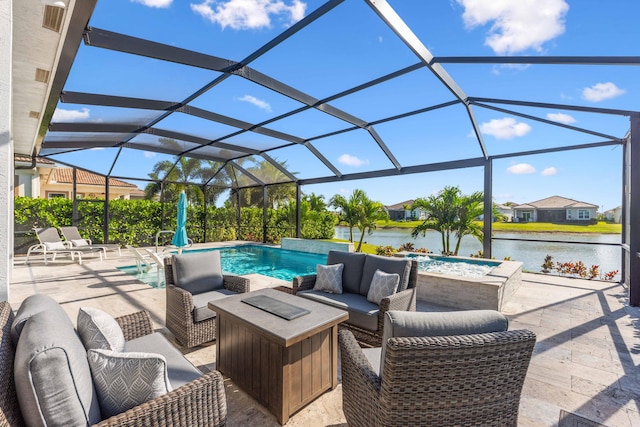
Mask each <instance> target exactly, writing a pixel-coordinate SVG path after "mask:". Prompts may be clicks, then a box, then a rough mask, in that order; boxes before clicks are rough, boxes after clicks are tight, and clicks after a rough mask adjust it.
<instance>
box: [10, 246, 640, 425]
mask: <svg viewBox="0 0 640 427" xmlns="http://www.w3.org/2000/svg"><path fill="white" fill-rule="evenodd" d="M131 264H134V260H133V257H131V256H129V254H127V251H123V255H122V257H119V258H118V257H117V256H115V255H111V254H110V256H109V259H107V260H105V261H102V262H101V261H99V260H95V259H91V258H86V259H83V265H81V266H80V265H78V264H76V263H71V262H70V261H68V260H64V259H61V260H59V261H56V262H55V263H51V264H50V265H48V266H44V265H43V264H42V263H41V262H34V263H33V264H32V265H31V266H26V265H24V263H23V260H22V259H20V258H18V259H16V262H15V267H14V270H13V276H12V280H11V286H10V302H11V305H12V307H13V308H14V309H17V308H18V307H19V305H20V303H21V302H22V300H23V299H24V298H26V297H27V296H28V295H31V294H32V293H34V292H43V293H47V294H49V295H51V296H52V297H53V298H55V299H56V300H57V301H59V302H60V303H61V304H62V306H63V307H64V309H65V310H66V312H67V313H68V314H69V315H70V317H71V318H72V320H74V322H75V317H76V315H77V312H78V309H79V308H80V307H83V306H92V307H98V308H101V309H103V310H105V311H107V312H109V313H111V314H113V315H115V316H118V315H121V314H126V313H130V312H132V311H135V310H141V309H146V310H149V312H150V313H151V315H152V319H153V321H154V324H155V326H156V328H158V329H159V330H160V331H161V332H163V333H165V335H166V336H167V337H168V338H170V339H171V340H172V341H173V338H172V336H171V334H170V333H169V332H168V331H167V330H166V329H165V328H164V316H165V294H164V290H162V289H152V288H150V287H149V286H147V285H145V284H143V283H141V282H138V281H136V280H135V279H133V278H132V277H131V276H128V275H126V274H124V273H122V272H120V271H119V270H117V269H116V268H115V267H117V266H122V265H131ZM523 279H524V281H523V284H522V286H521V287H520V289H519V290H518V291H517V293H516V294H515V296H514V298H513V299H512V301H510V302H509V303H507V304H506V305H505V307H504V309H503V312H504V313H505V314H506V315H507V316H508V317H509V320H510V328H511V329H517V328H527V329H530V330H532V331H534V332H535V333H536V334H537V336H538V341H537V343H536V347H535V350H534V355H533V358H532V361H531V365H530V367H529V372H528V374H527V379H526V381H525V385H524V390H523V395H522V400H521V405H520V418H519V423H518V424H519V426H525V427H529V426H545V427H546V426H552V425H557V422H558V418H559V414H560V410H565V411H569V412H573V413H576V414H578V415H580V416H583V417H586V418H589V419H591V420H593V421H596V422H599V423H602V424H604V425H607V426H610V427H618V426H620V427H623V426H638V427H640V414H639V412H640V370H639V369H638V364H639V363H640V328H639V326H640V309H638V308H637V307H628V306H626V302H627V299H626V290H625V289H624V287H622V286H621V285H618V284H612V283H605V282H593V281H587V280H575V279H567V278H561V277H552V276H545V275H537V274H526V273H525V274H523ZM251 280H252V287H253V288H254V289H255V288H258V287H273V286H278V285H282V284H283V282H282V281H278V280H276V279H270V278H265V277H264V276H258V275H254V276H252V277H251ZM418 308H419V309H423V310H426V309H436V308H437V307H430V306H429V305H428V304H418ZM437 309H441V308H437ZM178 348H180V349H181V351H183V352H184V353H185V355H186V357H187V358H188V359H189V360H191V362H192V363H193V364H194V365H196V366H198V367H199V368H200V369H201V370H205V371H206V370H210V369H215V343H212V344H205V345H202V346H199V347H196V348H195V349H184V348H181V347H179V346H178ZM226 391H227V400H228V407H229V422H228V425H229V426H245V425H261V426H264V427H266V426H277V425H278V424H277V422H276V421H275V418H274V417H273V415H271V414H270V413H269V412H268V411H267V410H266V409H265V408H263V407H261V406H260V405H259V404H257V403H256V402H255V401H254V400H253V399H251V397H249V396H247V395H246V394H245V393H244V392H242V390H240V389H238V388H237V387H236V386H235V385H234V384H233V383H232V382H231V381H230V380H227V381H226ZM287 425H288V426H333V427H336V426H343V425H346V424H345V419H344V415H343V413H342V389H341V387H340V386H338V387H337V388H336V389H335V390H333V391H331V392H328V393H325V394H324V395H322V396H321V397H320V398H319V399H317V400H316V401H314V402H313V403H311V404H310V405H308V406H307V407H305V408H303V409H302V410H301V411H300V412H298V413H297V414H295V415H294V416H293V417H292V418H291V419H290V421H289V422H288V423H287Z"/></svg>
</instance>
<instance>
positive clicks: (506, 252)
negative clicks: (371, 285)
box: [335, 227, 622, 279]
mask: <svg viewBox="0 0 640 427" xmlns="http://www.w3.org/2000/svg"><path fill="white" fill-rule="evenodd" d="M353 233H354V236H353V239H354V242H355V245H356V246H357V244H358V240H359V239H360V233H359V232H358V231H357V230H355V229H354V230H353ZM335 237H336V238H337V239H344V240H348V239H349V229H348V228H347V227H336V233H335ZM494 237H503V238H513V239H535V240H543V239H549V240H561V241H572V242H574V241H579V242H592V243H593V242H597V243H620V241H621V236H620V235H619V234H573V233H498V232H494ZM364 241H365V242H367V243H370V244H373V245H379V246H386V245H389V246H393V247H394V248H396V249H397V248H398V247H399V246H400V245H401V244H403V243H413V245H414V247H415V248H416V249H417V248H427V249H428V250H430V251H431V252H433V253H436V254H439V253H440V251H441V250H442V240H441V237H440V233H438V232H436V231H430V232H427V235H426V236H425V237H422V236H418V237H416V238H415V239H414V238H413V237H411V230H402V229H394V230H382V229H377V230H375V231H374V232H373V234H371V235H367V236H365V238H364ZM451 244H452V245H454V244H455V242H454V240H453V239H452V240H451ZM480 250H482V244H481V243H480V242H479V241H478V240H477V239H475V238H474V237H470V236H465V237H464V238H463V239H462V243H461V244H460V251H459V252H458V255H460V256H469V255H471V254H476V253H478V251H480ZM492 252H493V253H492V255H493V258H495V259H504V258H505V257H511V259H512V260H513V261H521V262H522V263H523V269H525V270H527V271H532V272H540V271H541V269H542V268H541V266H542V263H543V262H544V258H545V256H546V255H547V254H548V255H551V256H552V257H553V261H554V262H576V261H582V262H584V264H585V265H586V266H587V268H589V267H590V266H592V265H599V266H600V273H601V274H604V273H606V272H609V271H613V270H620V269H621V268H620V267H621V259H622V249H621V248H620V247H619V246H604V245H589V244H587V245H583V244H568V243H553V242H518V241H508V240H494V241H493V245H492ZM619 277H620V275H619V274H618V276H617V278H618V279H619Z"/></svg>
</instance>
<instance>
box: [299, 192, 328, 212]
mask: <svg viewBox="0 0 640 427" xmlns="http://www.w3.org/2000/svg"><path fill="white" fill-rule="evenodd" d="M304 200H305V201H306V202H307V203H309V208H310V209H311V210H312V211H316V212H324V211H326V210H327V203H326V202H325V201H324V196H323V195H316V193H311V194H309V195H306V196H304Z"/></svg>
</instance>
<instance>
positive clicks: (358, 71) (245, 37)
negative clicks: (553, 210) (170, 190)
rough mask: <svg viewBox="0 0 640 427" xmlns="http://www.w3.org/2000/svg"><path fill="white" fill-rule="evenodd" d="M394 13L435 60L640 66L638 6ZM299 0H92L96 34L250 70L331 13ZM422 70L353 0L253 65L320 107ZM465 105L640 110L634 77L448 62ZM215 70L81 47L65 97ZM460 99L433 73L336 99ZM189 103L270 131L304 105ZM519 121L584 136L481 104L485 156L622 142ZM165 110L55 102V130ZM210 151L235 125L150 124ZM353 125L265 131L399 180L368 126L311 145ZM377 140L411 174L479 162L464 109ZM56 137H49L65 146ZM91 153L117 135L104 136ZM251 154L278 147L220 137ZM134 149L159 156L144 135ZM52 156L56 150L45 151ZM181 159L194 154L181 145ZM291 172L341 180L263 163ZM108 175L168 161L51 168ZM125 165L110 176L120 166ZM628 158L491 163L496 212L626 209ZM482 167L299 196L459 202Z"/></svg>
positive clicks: (619, 122)
mask: <svg viewBox="0 0 640 427" xmlns="http://www.w3.org/2000/svg"><path fill="white" fill-rule="evenodd" d="M389 4H390V5H391V7H393V8H394V9H395V10H396V12H397V13H398V15H399V16H400V17H401V18H402V19H403V20H404V22H406V24H407V25H408V26H409V27H410V28H411V29H412V30H413V32H414V33H415V35H416V37H418V39H419V40H420V41H421V42H422V43H423V44H424V46H425V47H426V48H427V49H428V50H429V51H430V52H431V53H432V54H433V55H434V56H445V57H446V56H541V55H550V56H616V55H620V56H639V55H640V43H638V40H640V28H639V27H638V26H637V23H636V22H635V20H636V19H637V16H639V12H640V3H639V2H637V1H636V0H615V1H612V2H602V1H596V0H573V1H571V0H520V1H510V0H492V1H480V0H439V1H429V2H425V1H421V0H396V1H390V2H389ZM322 5H323V2H320V1H306V2H305V1H300V0H228V1H213V0H196V1H193V2H190V1H178V0H109V1H106V0H98V3H97V6H96V10H95V11H94V14H93V16H92V18H91V20H90V23H89V25H90V26H91V27H94V28H100V29H105V30H109V31H113V32H118V33H123V34H126V35H130V36H133V37H139V38H143V39H150V40H154V41H157V42H160V43H164V44H168V45H171V46H175V47H180V48H184V49H189V50H194V51H197V52H202V53H205V54H208V55H213V56H217V57H220V58H225V59H229V60H233V61H240V60H242V59H244V58H246V57H247V56H249V55H250V54H251V53H252V52H254V51H255V50H256V49H258V48H260V47H261V46H262V45H264V44H265V43H267V42H268V41H270V40H272V39H273V38H274V37H276V36H278V35H279V34H281V33H282V32H283V31H286V30H287V29H288V28H290V27H291V26H292V25H294V24H295V23H296V22H298V21H299V20H301V19H303V18H304V17H305V16H307V15H309V14H311V13H312V12H313V11H314V10H316V9H317V8H319V7H321V6H322ZM417 62H419V58H418V57H417V56H416V55H415V54H414V53H413V52H412V51H411V50H410V49H408V48H407V46H406V45H405V44H404V43H403V42H402V41H401V40H400V39H399V38H398V37H397V36H396V35H395V34H394V33H393V32H392V31H391V30H390V29H389V27H388V26H387V25H386V24H385V23H384V22H383V21H382V20H381V19H380V18H379V17H378V16H377V15H376V14H375V13H374V11H373V10H372V9H371V7H369V6H368V5H367V4H366V3H365V2H364V1H361V0H346V1H345V2H343V3H341V4H339V5H338V6H336V7H335V8H334V9H333V10H332V11H331V12H329V13H328V14H326V15H324V16H322V17H321V18H319V19H318V20H317V21H315V22H313V23H311V24H310V25H309V26H308V27H306V28H305V29H303V30H302V31H300V32H298V33H296V34H295V35H293V36H291V37H290V38H288V39H286V40H285V41H284V42H282V43H281V44H279V45H278V46H276V47H274V48H273V49H271V50H270V51H269V52H268V53H267V54H265V55H262V56H260V57H259V58H257V59H256V60H255V61H253V62H252V63H251V64H250V67H251V68H253V69H255V70H257V71H260V72H261V73H263V74H265V75H267V76H269V77H272V78H275V79H278V80H280V81H282V82H284V83H286V84H287V85H289V86H291V87H293V88H295V89H297V90H299V91H302V92H304V93H305V94H307V95H309V96H312V97H314V98H316V99H323V98H325V97H329V96H332V95H335V94H337V93H340V92H342V91H345V90H347V89H350V88H352V87H354V86H357V85H360V84H363V83H366V82H368V81H370V80H373V79H376V78H378V77H381V76H383V75H386V74H388V73H391V72H394V71H397V70H399V69H402V68H404V67H407V66H409V65H413V64H415V63H417ZM442 66H443V68H444V69H445V70H446V72H447V73H448V74H449V75H450V76H451V77H452V78H453V79H455V81H456V82H457V84H458V86H459V87H460V88H461V89H462V91H463V92H464V93H465V94H466V95H467V96H469V97H477V98H495V99H508V100H524V101H531V102H543V103H552V104H566V105H576V106H588V107H597V108H604V109H621V110H632V111H640V78H638V76H639V70H638V67H637V66H604V65H598V66H584V65H526V66H525V65H517V66H514V65H493V64H473V65H469V64H455V63H445V64H443V65H442ZM219 75H220V73H218V72H215V71H210V70H204V69H199V68H195V67H186V66H183V65H180V64H175V63H170V62H165V61H161V60H157V59H151V58H140V57H136V56H133V55H129V54H126V53H121V52H115V51H110V50H105V49H101V48H97V47H92V46H86V45H81V46H80V49H79V51H78V54H77V57H76V61H75V63H74V65H73V67H72V70H71V73H70V75H69V78H68V80H67V82H66V84H65V90H66V91H78V92H89V93H98V94H112V95H120V96H129V97H138V98H147V99H158V100H166V101H182V100H184V99H185V98H187V97H188V96H189V95H190V94H192V93H194V92H195V91H197V90H198V89H200V88H202V87H204V86H205V85H207V84H208V83H210V82H211V81H213V80H214V79H216V78H217V77H218V76H219ZM453 99H454V98H453V96H452V94H451V92H449V91H448V90H447V89H446V88H445V87H444V86H443V85H442V84H441V83H440V82H439V80H438V79H437V78H436V77H435V76H434V75H433V73H431V72H430V71H429V70H428V69H427V68H425V67H423V68H421V69H418V70H416V71H413V72H411V73H408V74H405V75H403V76H402V77H400V78H398V79H394V80H392V81H388V82H386V83H383V84H380V85H377V86H374V87H371V88H369V89H366V90H363V91H358V92H355V93H353V94H350V95H348V96H344V97H341V98H338V99H335V100H333V101H331V103H330V104H331V105H332V106H334V107H336V108H339V109H341V110H343V111H346V112H348V113H349V114H351V115H352V116H355V117H357V118H358V119H361V120H364V121H365V122H366V123H371V122H375V121H376V120H380V119H383V118H387V117H390V116H394V115H397V114H402V113H405V112H408V111H414V110H418V109H422V108H427V107H431V106H436V105H439V104H441V103H445V102H449V101H452V100H453ZM190 105H193V106H195V107H199V108H202V109H205V110H208V111H212V112H215V113H218V114H224V115H226V116H230V117H233V118H236V119H240V120H244V121H247V122H250V123H260V122H263V121H265V120H269V119H272V118H274V117H278V116H280V115H282V114H285V113H287V112H289V111H292V110H295V109H297V108H299V107H301V106H302V104H301V103H300V102H298V101H296V100H293V99H290V98H287V97H285V96H282V95H281V94H278V93H276V92H273V91H271V90H270V89H268V88H265V87H262V86H258V85H256V84H253V83H252V82H250V81H248V80H246V79H242V78H241V77H238V76H232V77H230V78H228V79H226V80H225V81H223V82H222V83H220V84H219V85H217V86H215V87H214V88H213V89H211V90H209V91H207V92H205V93H204V94H203V95H201V96H200V97H198V98H196V99H195V100H193V101H192V102H191V103H190ZM492 105H493V106H497V107H500V108H503V109H510V110H513V111H516V112H518V113H520V114H524V115H531V116H535V117H539V118H542V119H546V120H549V121H552V122H557V123H562V124H567V125H571V126H576V127H580V128H584V129H587V130H589V131H591V132H594V133H596V134H593V133H583V132H575V131H571V130H567V129H565V128H561V127H557V126H553V125H550V124H547V123H542V122H539V121H535V120H530V119H528V118H526V117H522V116H518V115H513V114H509V113H508V112H504V111H497V110H494V109H488V108H481V107H477V106H474V107H473V112H474V115H475V119H476V122H477V123H478V127H479V129H480V132H481V134H482V138H483V141H484V144H485V146H486V149H487V152H488V154H489V155H500V154H506V153H512V152H526V151H531V150H538V149H544V148H553V147H559V146H564V145H579V144H589V143H595V142H601V141H605V140H607V139H608V138H606V136H611V137H615V138H622V137H624V136H625V134H626V133H627V131H628V129H629V120H628V118H626V117H621V116H615V115H602V114H592V113H584V112H578V111H571V110H567V109H557V108H553V109H551V108H533V107H516V106H510V105H503V104H492ZM156 117H158V112H157V111H146V110H133V109H122V108H112V107H99V106H88V105H75V104H69V103H59V104H58V106H57V108H56V112H55V114H54V118H53V120H52V122H104V123H108V122H110V121H119V120H121V119H126V121H127V122H128V123H134V124H140V125H143V124H146V123H149V122H150V121H151V120H153V119H154V118H156ZM155 126H156V127H158V128H162V129H173V130H177V131H179V132H183V133H188V134H191V135H195V136H201V137H204V138H208V139H215V138H218V137H221V136H225V135H229V134H232V133H233V132H234V131H235V130H236V129H235V128H232V127H230V126H226V125H222V124H218V123H214V122H210V121H206V120H203V119H200V118H197V117H193V116H188V115H186V114H181V113H174V114H172V115H170V116H169V117H168V118H166V119H164V120H162V121H161V122H159V123H158V124H156V125H155ZM350 126H351V125H350V124H349V123H346V122H344V121H342V120H340V119H337V118H335V117H333V116H330V115H328V114H325V113H323V112H321V111H318V110H316V109H310V110H307V111H306V112H304V113H302V114H299V115H296V116H291V117H288V118H284V119H281V120H278V121H274V122H272V123H270V124H268V125H267V127H269V128H271V129H274V130H277V131H280V132H285V133H289V134H292V135H295V136H298V137H301V138H304V139H307V138H312V140H311V144H312V145H313V146H314V147H315V148H316V149H317V150H318V151H319V152H320V153H322V155H323V156H324V157H326V158H327V159H328V160H329V161H331V162H332V163H333V164H334V165H335V166H336V167H337V168H338V169H339V170H340V172H341V173H343V174H351V173H360V172H367V171H374V170H379V169H388V168H391V167H393V164H392V163H391V161H390V160H389V158H388V157H387V156H386V155H385V153H384V152H383V150H381V149H380V147H379V146H378V145H377V144H376V143H375V140H374V139H373V138H372V137H371V135H370V134H369V132H367V131H366V130H364V129H358V130H354V131H351V132H344V133H339V134H335V135H332V136H329V137H325V138H320V139H313V138H314V137H316V136H319V135H324V134H327V133H331V132H335V131H338V130H342V129H345V128H349V127H350ZM374 128H375V131H376V133H377V134H378V135H379V137H380V138H381V140H382V141H384V143H385V144H386V145H387V146H388V147H389V149H390V150H391V152H392V153H393V155H394V156H395V158H396V159H397V161H398V163H399V164H400V165H401V166H403V167H406V166H414V165H420V164H430V163H439V162H446V161H452V160H459V159H467V158H477V157H480V156H482V152H481V149H480V144H479V142H478V139H477V138H476V136H475V135H474V132H473V128H472V125H471V122H470V120H469V116H468V114H467V112H466V110H465V108H464V107H463V106H462V105H460V104H458V105H453V106H448V107H444V108H439V109H436V110H433V111H429V112H427V113H423V114H416V115H413V116H410V117H406V118H403V119H401V120H396V121H391V122H386V123H379V124H375V125H374ZM68 137H69V135H65V134H64V133H50V134H49V135H48V136H47V138H53V139H55V138H60V139H65V138H68ZM92 137H93V138H94V141H98V140H100V139H104V138H106V139H109V138H116V139H117V138H118V137H122V135H112V134H96V135H92ZM226 141H227V142H229V143H231V144H237V145H246V146H249V147H252V148H255V149H257V150H263V149H267V148H269V147H272V146H275V145H279V144H280V143H279V142H278V141H277V140H274V139H273V138H270V137H267V136H263V135H259V134H256V133H251V132H247V133H243V134H240V135H237V136H234V137H231V138H228V139H226ZM132 142H135V143H138V144H149V145H150V146H153V145H154V143H155V144H157V137H156V136H154V135H149V134H142V135H139V136H138V137H136V138H135V139H134V140H132ZM45 147H46V139H45ZM185 147H188V145H187V144H185ZM268 154H269V155H270V156H271V157H273V158H274V159H276V160H278V161H286V164H287V166H288V167H289V169H290V170H291V171H293V172H294V173H295V174H296V176H297V177H299V178H302V179H306V178H314V177H325V176H330V175H331V174H332V172H331V171H330V170H329V169H328V168H327V167H326V166H325V165H324V164H323V163H322V162H321V161H320V160H319V159H318V158H317V157H316V156H314V155H313V153H312V152H311V151H309V150H308V149H307V148H305V147H304V146H302V145H296V146H293V147H287V148H282V149H278V150H274V151H269V152H268ZM53 158H54V159H59V160H61V161H64V162H66V163H71V164H76V165H78V166H82V167H86V168H88V169H92V170H95V171H97V172H99V173H103V174H106V173H109V172H110V173H111V174H112V175H113V176H119V177H129V178H132V179H129V181H130V182H134V183H136V184H138V185H139V186H140V187H141V188H143V187H144V186H145V183H144V182H142V181H135V180H133V178H147V177H148V174H149V172H150V171H151V170H152V168H153V165H155V164H156V163H157V162H159V161H162V160H173V157H172V156H170V155H166V154H162V153H157V152H152V151H145V150H133V149H128V148H125V149H124V150H123V151H122V152H121V153H120V154H118V150H117V149H115V148H104V147H96V148H94V149H91V150H85V151H81V152H75V153H65V154H60V155H57V156H54V157H53ZM116 158H117V162H116V163H115V166H114V167H113V169H111V165H112V163H113V161H114V160H115V159H116ZM621 165H622V148H621V147H620V146H608V147H600V148H596V149H588V150H586V149H585V150H572V151H565V152H555V153H548V154H541V155H526V156H519V157H511V158H502V159H497V160H494V162H493V198H494V201H495V202H496V203H505V202H514V203H527V202H532V201H536V200H540V199H543V198H546V197H550V196H554V195H559V196H563V197H568V198H571V199H575V200H579V201H583V202H588V203H592V204H595V205H598V207H599V208H600V210H601V211H604V210H607V209H612V208H614V207H616V206H619V205H620V204H621V200H622V194H621V188H622V173H621V170H622V168H621ZM483 179H484V172H483V170H482V168H470V169H456V170H449V171H443V172H431V173H422V174H415V175H405V176H400V177H387V178H378V179H368V180H358V181H342V182H337V183H330V184H317V185H307V186H304V187H303V191H304V192H305V193H307V194H308V193H312V192H313V193H315V194H318V195H324V196H325V198H326V199H327V200H328V199H330V198H331V197H332V196H333V195H335V194H343V195H349V194H350V193H351V192H352V191H353V190H354V189H356V188H359V189H363V190H365V192H366V193H367V195H368V196H369V197H370V198H372V199H374V200H378V201H380V202H382V203H384V204H385V205H391V204H396V203H401V202H404V201H406V200H409V199H415V198H417V197H428V196H430V195H432V194H437V192H438V191H440V190H442V189H443V188H444V187H445V186H458V187H460V189H461V190H462V191H463V193H466V194H467V193H471V192H473V191H482V190H483V188H484V183H483Z"/></svg>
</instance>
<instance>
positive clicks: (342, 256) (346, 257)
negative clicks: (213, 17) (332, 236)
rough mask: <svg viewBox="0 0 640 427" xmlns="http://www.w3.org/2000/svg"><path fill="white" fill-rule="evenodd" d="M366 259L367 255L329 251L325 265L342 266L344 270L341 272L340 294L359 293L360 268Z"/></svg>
mask: <svg viewBox="0 0 640 427" xmlns="http://www.w3.org/2000/svg"><path fill="white" fill-rule="evenodd" d="M366 257H367V255H366V254H363V253H352V252H342V251H329V253H328V254H327V264H344V269H343V270H342V292H350V293H353V294H357V293H358V292H359V291H360V281H361V280H362V266H363V265H364V260H365V258H366ZM365 295H366V294H365Z"/></svg>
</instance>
